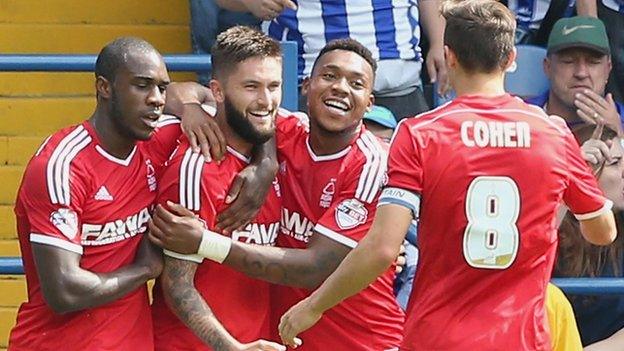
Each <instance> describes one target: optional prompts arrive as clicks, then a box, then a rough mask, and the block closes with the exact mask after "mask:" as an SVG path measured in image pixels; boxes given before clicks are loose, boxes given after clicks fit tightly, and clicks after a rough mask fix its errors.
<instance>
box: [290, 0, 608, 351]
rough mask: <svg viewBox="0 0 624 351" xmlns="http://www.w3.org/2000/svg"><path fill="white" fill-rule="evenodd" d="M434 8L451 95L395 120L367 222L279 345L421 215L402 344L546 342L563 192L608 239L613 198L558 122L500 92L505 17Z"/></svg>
mask: <svg viewBox="0 0 624 351" xmlns="http://www.w3.org/2000/svg"><path fill="white" fill-rule="evenodd" d="M442 12H443V15H444V17H445V18H446V30H445V45H446V47H445V52H446V59H447V61H446V62H447V64H448V66H449V77H450V80H451V83H452V85H453V87H454V89H455V91H456V92H457V95H458V98H457V99H455V100H454V101H452V102H451V103H449V104H446V105H444V106H443V107H441V108H438V109H435V110H433V111H431V112H428V113H425V114H422V115H420V116H419V117H418V118H411V119H407V120H404V121H403V122H402V123H401V124H400V125H399V127H398V130H397V132H396V134H395V136H394V139H393V142H392V146H391V149H390V158H389V172H388V176H389V182H388V185H387V187H386V188H385V189H384V190H383V192H382V195H381V197H380V200H379V209H378V212H377V216H376V218H375V221H374V224H373V226H372V228H371V231H370V232H369V234H368V235H367V236H366V237H365V238H364V239H363V240H362V241H360V243H359V245H358V246H357V248H355V249H354V250H353V251H352V252H351V253H350V254H349V255H348V256H347V257H346V258H345V260H344V261H343V262H342V264H341V265H340V267H338V269H337V270H336V271H335V272H334V273H333V274H332V276H331V277H329V278H328V279H327V280H326V281H325V282H324V283H323V285H322V286H321V287H320V288H319V289H318V290H317V291H315V292H314V293H313V294H312V295H311V296H310V297H308V298H307V299H305V300H303V301H301V302H300V303H298V304H297V305H296V306H294V307H293V308H292V309H290V310H289V311H288V313H286V314H285V315H284V316H283V317H282V319H281V323H280V334H281V337H282V340H283V341H284V342H285V343H287V344H289V345H294V341H293V338H294V336H295V335H297V334H299V333H300V332H302V331H303V330H306V329H307V328H309V327H310V326H312V325H313V324H314V323H316V322H317V321H318V320H319V319H320V318H321V317H322V316H323V315H324V314H325V315H328V314H329V313H331V311H332V309H331V308H332V307H333V306H335V305H336V304H338V303H340V301H342V300H344V299H346V298H348V297H349V296H351V295H353V294H355V293H357V292H358V291H360V290H361V289H363V288H365V287H366V286H367V285H368V284H369V283H370V282H371V281H373V280H374V279H375V277H377V276H378V275H379V274H381V273H382V272H383V271H384V270H385V269H386V268H387V267H388V265H389V264H390V262H391V261H392V259H393V258H394V257H395V256H396V253H397V251H398V249H399V245H400V243H401V241H402V240H403V238H404V234H405V231H406V230H407V228H408V226H409V224H410V222H411V220H412V219H420V222H419V235H418V243H419V248H420V250H421V251H420V252H421V255H420V259H419V263H418V268H417V273H416V280H415V282H414V289H413V291H412V294H411V299H410V302H409V305H408V310H407V313H408V317H407V321H406V325H405V339H404V341H403V344H402V345H401V349H402V350H499V349H500V350H549V349H550V347H551V344H550V340H549V336H548V330H547V327H546V325H545V318H544V297H545V296H546V292H545V288H546V284H547V282H548V280H549V278H550V273H551V271H552V266H553V259H554V255H555V251H556V247H557V228H556V225H555V222H556V221H555V212H556V210H557V208H558V206H559V204H560V201H561V200H563V201H564V202H565V203H566V204H567V205H568V206H569V208H570V210H571V211H572V212H573V213H574V214H575V215H576V217H577V218H578V219H579V220H580V223H581V228H582V232H583V234H584V236H585V238H586V239H587V240H589V241H590V242H592V243H594V244H598V245H604V244H608V243H610V242H611V241H612V240H613V239H614V237H615V224H614V219H613V215H612V213H611V212H610V208H611V202H610V201H608V200H607V199H605V198H604V197H603V195H602V194H601V192H600V190H599V189H598V187H597V185H596V180H595V179H594V177H593V175H592V173H591V171H590V170H589V169H588V167H587V165H586V164H585V162H584V161H583V159H582V158H581V155H580V151H579V147H578V144H577V143H576V141H575V140H574V137H573V135H572V133H571V132H570V131H569V129H568V128H567V127H566V125H565V122H564V121H563V120H562V119H561V118H558V117H549V116H547V115H545V114H544V113H543V112H542V111H541V110H540V109H538V108H535V107H532V106H528V105H526V104H524V103H523V102H522V101H521V100H519V99H517V98H514V97H512V96H510V95H508V94H506V93H505V91H504V88H503V78H504V72H505V70H506V69H507V67H509V66H510V65H511V64H512V62H513V60H514V59H515V51H514V48H513V41H514V29H515V24H514V19H513V15H512V14H511V13H510V12H509V10H508V9H507V8H506V7H505V6H504V5H502V4H500V3H498V2H496V1H492V0H465V1H453V2H449V3H447V4H446V6H445V7H444V8H443V11H442ZM345 301H349V300H345ZM323 319H325V318H323ZM323 319H321V321H322V320H323ZM302 335H303V336H304V337H303V342H304V344H305V343H306V341H307V340H306V339H305V334H302Z"/></svg>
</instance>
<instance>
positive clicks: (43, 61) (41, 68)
mask: <svg viewBox="0 0 624 351" xmlns="http://www.w3.org/2000/svg"><path fill="white" fill-rule="evenodd" d="M281 44H282V50H283V67H284V70H283V92H282V94H283V95H282V106H283V107H284V108H286V109H288V110H291V111H296V110H297V106H298V78H297V63H298V62H297V44H296V43H294V42H282V43H281ZM163 57H164V59H165V63H166V64H167V69H168V70H169V71H192V72H193V71H206V70H210V56H209V55H164V56H163ZM95 60H96V55H0V71H12V72H15V71H18V72H90V71H93V69H94V68H95ZM0 274H9V275H21V274H24V268H23V266H22V259H21V258H20V257H0ZM552 282H553V283H554V284H555V285H557V286H558V287H559V288H561V289H562V290H563V291H565V292H567V293H573V294H585V295H608V294H624V278H555V279H553V280H552Z"/></svg>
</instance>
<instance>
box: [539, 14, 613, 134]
mask: <svg viewBox="0 0 624 351" xmlns="http://www.w3.org/2000/svg"><path fill="white" fill-rule="evenodd" d="M610 52H611V50H610V48H609V42H608V39H607V34H606V32H605V27H604V25H603V23H602V21H600V20H599V19H596V18H590V17H579V16H577V17H570V18H563V19H560V20H559V21H557V23H555V26H554V28H553V31H552V32H551V34H550V37H549V40H548V55H547V57H546V58H545V59H544V72H545V73H546V75H547V76H548V78H549V79H550V83H551V87H550V91H548V92H546V93H545V94H544V95H542V96H538V97H535V98H532V99H529V100H528V102H529V103H532V104H535V105H538V106H540V107H542V108H544V110H545V111H546V113H548V114H549V115H557V116H560V117H562V118H563V119H565V120H566V122H567V124H568V126H570V128H572V130H574V129H575V128H577V127H579V126H582V125H583V124H585V123H590V124H594V123H596V121H597V120H599V119H602V120H604V121H605V123H606V125H607V126H608V127H610V128H611V129H613V130H615V131H617V132H618V134H621V133H622V124H623V123H624V105H622V104H620V103H617V102H615V101H614V99H613V95H612V94H606V95H605V87H606V84H607V78H608V76H609V72H610V71H611V57H610V56H609V55H610Z"/></svg>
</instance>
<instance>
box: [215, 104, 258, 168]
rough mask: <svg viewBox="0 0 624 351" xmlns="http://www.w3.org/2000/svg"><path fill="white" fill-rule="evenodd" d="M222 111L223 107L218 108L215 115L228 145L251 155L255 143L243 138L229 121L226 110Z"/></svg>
mask: <svg viewBox="0 0 624 351" xmlns="http://www.w3.org/2000/svg"><path fill="white" fill-rule="evenodd" d="M220 111H223V108H220V109H218V110H217V115H216V116H215V118H216V120H217V125H218V126H219V129H220V130H221V131H222V132H223V135H224V136H225V140H226V141H227V144H228V146H229V147H231V148H232V149H234V150H236V151H237V152H238V153H240V154H243V155H245V156H247V157H250V156H251V151H252V149H253V144H251V143H249V142H247V141H246V140H244V139H243V138H241V137H240V135H238V134H237V133H236V132H235V131H234V130H233V129H232V127H230V125H229V124H228V123H227V119H226V116H225V112H220Z"/></svg>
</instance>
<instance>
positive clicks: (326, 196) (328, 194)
mask: <svg viewBox="0 0 624 351" xmlns="http://www.w3.org/2000/svg"><path fill="white" fill-rule="evenodd" d="M335 192H336V178H331V179H330V180H329V183H327V185H325V188H323V194H322V195H321V200H320V201H319V206H321V207H323V208H329V206H330V205H331V202H332V200H333V199H334V193H335Z"/></svg>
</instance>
